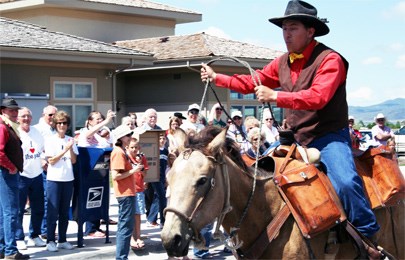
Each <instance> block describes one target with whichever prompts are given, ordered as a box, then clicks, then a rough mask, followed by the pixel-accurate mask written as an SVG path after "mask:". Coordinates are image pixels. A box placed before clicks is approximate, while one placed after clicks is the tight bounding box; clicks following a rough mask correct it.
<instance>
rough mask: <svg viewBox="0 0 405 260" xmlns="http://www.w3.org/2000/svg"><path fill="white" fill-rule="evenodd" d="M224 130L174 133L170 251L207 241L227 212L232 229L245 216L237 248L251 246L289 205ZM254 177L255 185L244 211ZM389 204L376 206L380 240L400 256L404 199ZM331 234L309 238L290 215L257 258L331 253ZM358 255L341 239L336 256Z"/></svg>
mask: <svg viewBox="0 0 405 260" xmlns="http://www.w3.org/2000/svg"><path fill="white" fill-rule="evenodd" d="M219 131H221V130H214V128H212V129H207V130H203V131H202V132H200V134H199V135H198V136H195V137H194V139H189V140H187V136H186V135H185V133H180V132H178V133H176V134H175V136H176V139H177V143H178V144H180V146H179V148H178V149H179V150H178V152H179V153H178V157H177V158H176V159H175V160H174V163H173V165H172V166H171V169H170V171H169V172H168V177H167V181H168V187H169V189H170V198H169V203H168V206H167V208H166V209H165V214H166V215H165V217H166V220H165V225H164V227H163V230H162V232H161V239H162V244H163V246H164V248H165V250H166V252H167V254H168V256H169V257H173V256H174V257H181V256H185V255H187V253H188V249H189V245H190V242H191V240H194V244H195V246H196V245H197V246H201V245H203V244H204V242H203V241H202V240H203V238H202V237H201V235H200V234H199V231H200V230H201V228H203V227H204V226H206V225H207V224H209V223H213V222H214V221H215V220H216V219H222V217H221V216H225V217H224V218H223V221H222V226H223V228H224V230H225V231H226V232H227V233H228V234H231V232H233V231H234V230H233V229H232V228H233V227H236V226H238V224H237V223H238V221H241V222H240V225H239V226H238V228H239V229H238V230H237V236H236V239H234V241H235V240H236V242H235V243H237V247H239V248H238V250H237V251H239V252H246V251H247V250H249V249H250V247H251V246H252V245H253V244H254V243H255V241H256V240H257V238H258V236H259V235H260V234H261V233H262V232H263V230H266V227H267V225H268V224H269V223H270V221H271V220H272V219H273V218H274V217H275V216H276V215H277V213H278V212H279V211H280V210H281V209H282V207H283V205H284V202H283V200H282V198H281V197H280V195H279V193H278V190H277V187H276V185H275V184H274V182H273V181H272V175H271V174H269V172H267V171H264V170H261V169H256V172H255V169H254V168H252V167H248V166H247V165H246V164H245V163H244V162H243V160H242V158H241V155H240V153H239V149H238V147H237V146H236V144H235V143H234V142H233V141H232V140H230V139H229V138H226V130H223V131H222V132H219ZM183 144H184V145H183ZM255 173H256V174H255ZM254 180H255V191H254V193H253V197H252V199H251V201H250V204H249V205H248V210H247V211H245V208H246V205H247V202H248V198H249V195H250V193H251V191H252V185H253V182H254ZM389 210H391V211H393V212H388V211H389ZM389 210H388V209H379V210H377V212H376V216H377V220H378V222H379V223H380V226H381V230H380V231H379V234H378V235H377V242H379V244H380V245H382V246H383V247H384V246H385V248H386V249H387V250H389V251H390V253H392V254H393V255H395V256H396V257H397V258H399V259H404V248H403V241H404V240H403V238H404V237H403V228H404V224H403V222H404V221H403V219H404V218H403V216H404V207H403V204H402V206H400V207H396V208H391V209H389ZM242 216H244V218H241V217H242ZM394 231H399V232H397V233H399V234H400V236H398V234H393V232H394ZM328 234H329V232H328V231H325V232H322V233H321V234H319V235H317V236H315V237H313V238H311V239H310V240H308V239H305V238H304V237H303V236H302V234H301V232H300V230H299V228H298V226H297V224H296V223H295V221H294V219H293V218H292V217H291V215H290V216H289V217H288V219H287V220H286V222H285V223H284V224H283V226H282V227H281V228H280V230H279V233H278V235H277V236H276V237H275V238H274V240H273V241H272V242H271V243H270V245H269V246H267V247H266V249H265V250H264V252H263V254H261V255H260V256H259V257H257V258H260V259H310V258H313V257H315V258H318V259H328V257H331V256H330V255H327V254H325V247H326V245H327V242H328V241H327V240H328ZM233 253H234V255H235V257H236V258H240V257H241V255H238V254H236V250H233ZM335 253H336V252H335ZM356 256H357V250H356V248H355V247H354V246H353V244H352V243H350V242H346V243H344V244H340V246H339V251H338V252H337V253H336V254H335V255H333V256H332V258H336V259H354V258H355V257H356Z"/></svg>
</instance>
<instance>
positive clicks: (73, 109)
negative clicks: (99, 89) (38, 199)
mask: <svg viewBox="0 0 405 260" xmlns="http://www.w3.org/2000/svg"><path fill="white" fill-rule="evenodd" d="M51 84H52V90H53V93H52V98H53V103H54V105H55V106H56V107H57V108H58V110H64V111H66V112H67V113H68V114H69V115H70V118H71V125H70V126H69V129H68V131H67V134H68V135H70V136H74V132H75V131H76V130H79V129H81V128H83V127H84V126H85V122H86V120H87V117H88V115H89V114H90V112H91V111H93V109H94V100H95V99H96V98H95V94H94V89H95V85H96V80H95V79H85V78H53V79H51Z"/></svg>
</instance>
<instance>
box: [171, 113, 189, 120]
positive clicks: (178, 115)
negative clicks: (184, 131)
mask: <svg viewBox="0 0 405 260" xmlns="http://www.w3.org/2000/svg"><path fill="white" fill-rule="evenodd" d="M174 116H175V117H177V118H180V119H187V118H185V117H184V116H183V114H182V113H180V112H176V113H174Z"/></svg>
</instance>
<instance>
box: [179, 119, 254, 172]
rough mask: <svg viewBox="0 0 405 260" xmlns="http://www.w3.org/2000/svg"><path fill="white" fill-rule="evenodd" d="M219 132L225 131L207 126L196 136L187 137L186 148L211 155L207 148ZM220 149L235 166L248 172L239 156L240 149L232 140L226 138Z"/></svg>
mask: <svg viewBox="0 0 405 260" xmlns="http://www.w3.org/2000/svg"><path fill="white" fill-rule="evenodd" d="M221 131H226V130H223V129H222V128H219V127H215V126H207V127H205V128H204V129H203V130H201V131H200V132H199V133H198V134H196V135H189V136H188V145H187V148H190V149H193V150H198V151H201V152H202V153H203V154H204V155H206V156H208V155H211V154H210V153H209V151H208V149H207V146H208V144H209V143H210V142H211V141H212V140H213V139H214V138H215V137H216V136H217V135H218V134H219V133H221ZM222 148H223V149H222V151H223V152H224V153H225V155H227V156H228V157H229V158H230V159H231V160H232V161H233V162H234V163H235V164H236V165H237V166H239V167H240V168H241V169H243V170H244V171H246V172H248V171H249V167H248V166H247V165H246V164H245V162H244V161H243V159H242V156H241V154H240V148H239V147H238V145H237V144H236V142H235V141H234V140H233V139H231V138H229V137H226V140H225V143H224V146H223V147H222Z"/></svg>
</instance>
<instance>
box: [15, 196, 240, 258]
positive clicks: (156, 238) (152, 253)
mask: <svg viewBox="0 0 405 260" xmlns="http://www.w3.org/2000/svg"><path fill="white" fill-rule="evenodd" d="M110 202H111V206H110V216H111V218H112V219H113V220H117V219H118V203H117V200H116V199H115V197H114V195H113V194H111V196H110ZM29 216H30V215H25V216H24V230H25V231H27V230H28V223H29V219H28V218H29ZM141 225H142V226H141V231H142V237H143V238H144V241H145V245H146V247H145V249H144V250H142V251H130V254H129V259H151V260H160V259H167V254H166V252H165V250H164V248H163V246H162V244H161V240H160V228H159V227H157V228H154V227H147V226H146V219H145V218H144V217H143V218H142V224H141ZM101 228H102V229H105V226H104V225H102V226H101ZM116 230H117V226H116V225H110V240H111V243H109V244H106V243H105V239H104V238H100V239H86V238H85V239H84V244H85V247H82V248H78V247H77V224H76V222H75V221H70V222H69V227H68V234H67V237H68V241H69V242H70V243H72V245H74V246H75V248H74V249H73V250H64V249H60V250H59V251H58V252H48V251H47V250H46V248H45V247H42V248H40V247H28V249H27V250H21V253H23V254H29V255H30V256H31V259H75V260H82V259H115V234H116ZM211 244H212V245H211V247H210V252H211V253H212V256H213V258H214V259H234V257H233V256H232V255H231V254H226V253H223V252H222V249H223V248H224V247H223V245H221V244H220V241H217V240H212V243H211ZM191 250H192V249H190V251H189V257H190V258H193V259H195V257H193V254H192V251H191Z"/></svg>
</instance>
